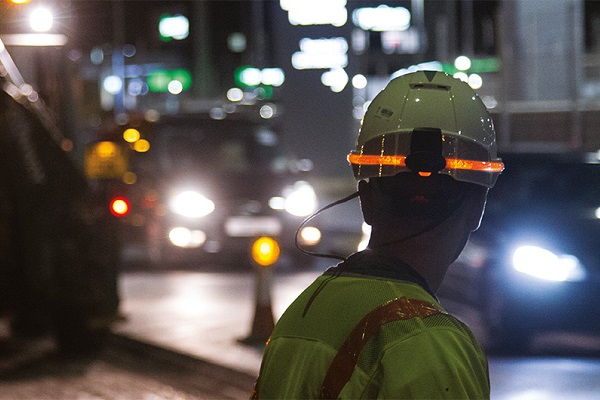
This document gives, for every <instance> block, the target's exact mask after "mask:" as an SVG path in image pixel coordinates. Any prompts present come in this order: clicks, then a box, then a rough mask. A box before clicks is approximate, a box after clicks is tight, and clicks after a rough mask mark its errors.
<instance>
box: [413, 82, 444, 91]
mask: <svg viewBox="0 0 600 400" xmlns="http://www.w3.org/2000/svg"><path fill="white" fill-rule="evenodd" d="M410 87H411V88H412V89H433V90H445V91H449V90H450V86H446V85H439V84H436V83H412V84H411V85H410Z"/></svg>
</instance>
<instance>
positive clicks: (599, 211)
mask: <svg viewBox="0 0 600 400" xmlns="http://www.w3.org/2000/svg"><path fill="white" fill-rule="evenodd" d="M596 218H598V219H600V207H598V208H596Z"/></svg>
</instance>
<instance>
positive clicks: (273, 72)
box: [261, 68, 285, 87]
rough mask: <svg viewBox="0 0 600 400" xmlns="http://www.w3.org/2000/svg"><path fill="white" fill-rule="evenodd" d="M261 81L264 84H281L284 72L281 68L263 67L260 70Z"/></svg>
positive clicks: (283, 80) (283, 79)
mask: <svg viewBox="0 0 600 400" xmlns="http://www.w3.org/2000/svg"><path fill="white" fill-rule="evenodd" d="M261 82H262V83H263V84H264V85H271V86H276V87H278V86H281V85H283V82H285V73H284V72H283V69H281V68H264V69H263V70H262V71H261Z"/></svg>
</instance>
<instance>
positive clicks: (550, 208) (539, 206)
mask: <svg viewBox="0 0 600 400" xmlns="http://www.w3.org/2000/svg"><path fill="white" fill-rule="evenodd" d="M502 158H503V161H504V163H505V165H506V169H505V171H504V172H503V173H502V174H501V175H500V177H499V178H498V181H497V184H496V186H495V187H494V188H492V189H491V190H490V192H489V195H488V202H487V206H486V211H485V214H484V217H483V220H482V224H481V227H480V229H479V230H478V231H476V232H474V233H473V234H472V235H471V237H470V239H469V242H468V243H467V245H466V247H465V249H464V251H463V252H462V253H461V255H460V256H459V258H458V259H457V261H456V262H455V263H454V265H452V266H451V267H450V269H449V271H448V274H447V276H446V281H445V282H444V285H443V287H442V288H441V289H440V292H439V296H440V298H442V299H444V300H445V302H446V303H445V304H446V305H447V308H448V309H452V308H453V305H457V306H456V309H457V310H463V312H464V310H470V311H471V313H469V312H467V313H465V314H472V315H475V316H476V317H475V318H474V319H473V321H475V322H474V325H475V326H476V327H480V328H481V329H480V337H481V338H482V342H484V343H485V345H486V347H488V349H489V350H490V351H500V352H523V351H528V350H531V349H532V345H533V344H534V340H535V339H536V337H540V336H539V335H540V334H548V333H556V332H562V333H564V332H569V333H583V334H592V335H594V334H595V335H597V334H598V333H600V154H596V153H586V154H572V153H565V154H504V155H502Z"/></svg>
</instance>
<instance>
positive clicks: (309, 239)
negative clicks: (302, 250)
mask: <svg viewBox="0 0 600 400" xmlns="http://www.w3.org/2000/svg"><path fill="white" fill-rule="evenodd" d="M300 238H301V239H302V242H303V243H304V244H305V245H308V246H314V245H316V244H317V243H319V242H320V241H321V231H320V230H319V229H318V228H315V227H314V226H306V227H304V228H302V230H301V231H300Z"/></svg>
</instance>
